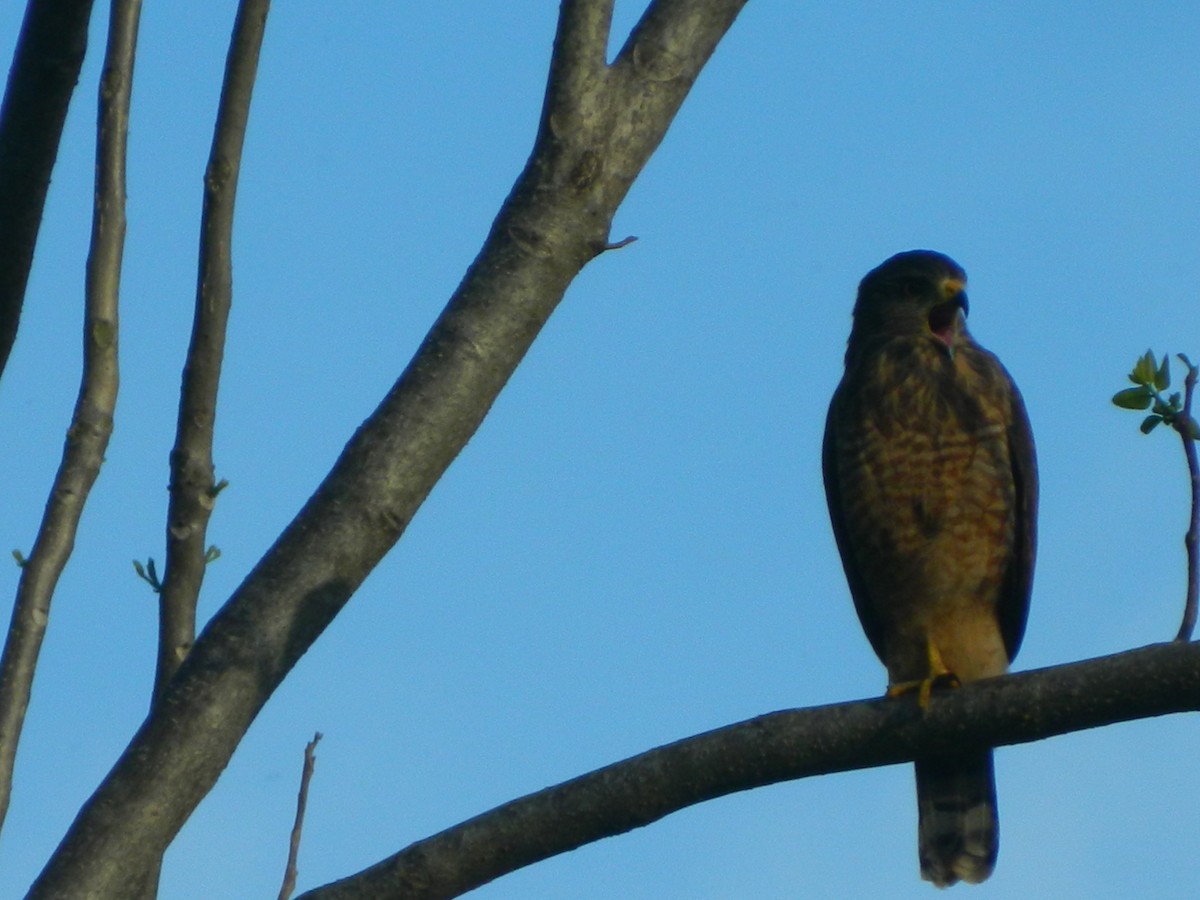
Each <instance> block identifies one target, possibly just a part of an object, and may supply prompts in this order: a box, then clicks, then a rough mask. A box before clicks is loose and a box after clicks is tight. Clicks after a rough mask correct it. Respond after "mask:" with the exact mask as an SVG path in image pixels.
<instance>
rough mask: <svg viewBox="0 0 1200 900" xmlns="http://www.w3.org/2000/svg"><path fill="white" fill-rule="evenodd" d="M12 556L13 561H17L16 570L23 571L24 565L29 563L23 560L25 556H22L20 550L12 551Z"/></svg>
mask: <svg viewBox="0 0 1200 900" xmlns="http://www.w3.org/2000/svg"><path fill="white" fill-rule="evenodd" d="M12 555H13V559H15V560H16V561H17V568H18V569H23V568H25V564H26V563H27V562H29V560H27V559H26V558H25V554H24V553H22V552H21V551H20V550H14V551H13V552H12Z"/></svg>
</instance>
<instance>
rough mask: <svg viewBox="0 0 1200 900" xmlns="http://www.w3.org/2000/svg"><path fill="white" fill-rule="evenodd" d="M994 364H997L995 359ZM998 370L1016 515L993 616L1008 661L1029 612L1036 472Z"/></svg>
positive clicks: (1023, 417)
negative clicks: (1004, 399)
mask: <svg viewBox="0 0 1200 900" xmlns="http://www.w3.org/2000/svg"><path fill="white" fill-rule="evenodd" d="M996 365H998V366H999V365H1000V363H999V361H997V362H996ZM1001 371H1004V376H1005V378H1006V379H1007V380H1008V388H1009V393H1010V395H1011V397H1012V411H1011V414H1010V421H1009V425H1008V456H1009V460H1010V461H1011V463H1012V474H1013V488H1014V496H1015V498H1016V499H1015V503H1016V510H1015V512H1016V518H1015V520H1014V531H1013V549H1012V555H1011V556H1010V557H1009V560H1008V570H1007V571H1006V572H1005V573H1004V584H1003V586H1002V587H1001V588H1000V598H999V602H998V603H997V604H996V618H997V619H998V620H999V622H1000V635H1001V637H1003V638H1004V649H1005V650H1007V651H1008V658H1009V661H1011V660H1012V658H1013V657H1014V656H1016V655H1017V650H1018V649H1019V648H1020V646H1021V638H1022V637H1024V636H1025V620H1026V618H1027V617H1028V615H1029V592H1030V590H1031V588H1032V586H1033V559H1034V555H1035V553H1036V551H1037V502H1038V475H1037V455H1036V452H1035V451H1034V447H1033V432H1032V431H1031V429H1030V427H1029V415H1028V413H1026V412H1025V401H1024V400H1022V399H1021V393H1020V391H1018V390H1017V386H1016V385H1015V384H1013V380H1012V378H1011V377H1010V376H1009V374H1008V372H1007V371H1005V370H1004V368H1003V366H1001Z"/></svg>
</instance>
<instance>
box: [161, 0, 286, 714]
mask: <svg viewBox="0 0 1200 900" xmlns="http://www.w3.org/2000/svg"><path fill="white" fill-rule="evenodd" d="M270 6H271V4H270V0H242V2H241V4H239V6H238V11H237V18H236V20H235V22H234V26H233V36H232V38H231V39H230V44H229V55H228V57H227V59H226V63H225V82H224V85H223V86H222V88H221V102H220V105H219V107H218V111H217V122H216V127H215V129H214V134H213V143H212V151H211V153H210V155H209V159H208V167H207V169H206V170H205V173H204V211H203V213H202V215H201V221H200V266H199V269H200V271H199V275H198V277H197V282H196V312H195V316H194V318H193V320H192V338H191V344H190V345H189V347H188V354H187V361H186V362H185V363H184V368H183V385H182V388H181V389H180V399H179V421H178V425H177V427H176V432H175V448H174V449H173V450H172V451H171V481H170V498H171V499H170V504H169V507H168V510H167V560H166V569H165V571H164V573H163V582H162V590H161V591H160V592H159V595H158V597H159V628H158V668H157V671H156V672H155V676H154V696H155V699H156V700H157V698H159V697H161V696H162V692H163V690H164V688H165V687H166V685H167V682H169V681H170V680H171V678H172V676H174V674H175V672H176V670H177V669H178V668H179V664H180V663H181V662H183V659H184V657H185V656H187V653H188V651H189V650H190V649H191V646H192V641H193V640H194V639H195V636H196V602H197V599H198V598H199V596H200V586H201V584H202V583H203V581H204V570H205V567H206V566H207V563H208V544H207V539H208V520H209V517H210V516H211V515H212V510H213V505H214V504H215V503H216V499H217V494H218V493H219V492H220V490H221V487H222V485H218V484H216V483H215V479H214V474H213V458H212V446H213V428H214V425H215V423H216V415H217V389H218V387H219V386H220V380H221V362H222V360H223V358H224V354H225V328H226V324H227V322H228V320H229V308H230V305H231V304H232V302H233V261H232V257H233V251H232V244H233V209H234V201H235V199H236V197H237V184H238V174H239V172H240V171H241V162H242V146H243V144H244V142H245V137H246V123H247V120H248V119H249V116H250V99H251V96H252V94H253V91H254V81H255V77H256V75H257V72H258V56H259V51H260V49H261V48H262V40H263V32H264V30H265V29H266V24H267V13H268V11H269V10H270Z"/></svg>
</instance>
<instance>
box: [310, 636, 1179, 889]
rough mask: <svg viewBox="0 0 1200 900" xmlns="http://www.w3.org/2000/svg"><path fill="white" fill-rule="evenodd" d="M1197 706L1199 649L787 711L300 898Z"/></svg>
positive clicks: (448, 874)
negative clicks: (806, 784) (840, 778)
mask: <svg viewBox="0 0 1200 900" xmlns="http://www.w3.org/2000/svg"><path fill="white" fill-rule="evenodd" d="M1198 709H1200V645H1197V644H1178V643H1175V644H1160V645H1155V646H1152V647H1146V648H1143V649H1140V650H1132V651H1129V652H1127V653H1121V654H1117V655H1115V656H1107V657H1102V658H1100V659H1092V660H1087V661H1085V662H1079V663H1072V664H1070V665H1065V666H1057V667H1054V668H1048V669H1039V670H1037V671H1034V672H1024V673H1021V674H1018V675H1010V676H1005V677H1002V678H995V679H991V680H988V681H982V682H975V683H974V684H971V685H969V686H967V687H964V688H962V689H959V690H952V691H946V692H943V693H938V694H936V695H935V696H934V698H933V700H932V702H931V703H930V705H929V707H928V709H927V710H926V711H925V713H924V714H922V712H921V710H920V708H919V707H918V706H917V705H916V703H915V702H913V701H912V698H911V697H905V698H901V699H898V700H894V699H878V700H861V701H858V702H855V703H839V704H835V705H832V706H819V707H814V708H811V709H798V710H787V711H784V712H776V713H770V714H768V715H765V716H759V717H758V718H755V719H751V720H749V721H746V722H740V723H738V724H736V725H730V726H728V727H725V728H719V729H716V730H715V731H709V732H706V733H704V734H700V735H696V736H695V737H690V738H686V739H684V740H681V741H677V742H676V743H673V744H668V745H666V746H664V747H659V748H657V749H655V750H650V751H649V752H647V753H642V754H640V755H638V756H634V757H631V758H630V759H626V760H624V761H622V762H619V763H615V764H613V765H611V766H607V767H605V768H603V769H598V770H596V771H595V772H591V773H589V774H587V775H584V776H582V777H580V778H576V779H573V780H571V781H568V782H565V783H563V784H560V785H556V786H555V787H550V788H547V789H545V790H542V791H538V792H537V793H535V794H530V795H528V796H526V797H522V798H520V799H518V800H513V801H512V802H510V803H506V804H504V805H503V806H499V807H497V808H496V809H493V810H491V811H490V812H486V813H484V814H483V815H480V816H477V817H475V818H474V819H470V820H468V821H466V822H463V823H462V824H461V825H456V826H454V827H453V828H449V829H447V830H446V831H443V832H441V833H440V834H436V835H434V836H432V837H430V838H427V839H425V840H423V841H419V842H417V843H415V844H412V845H411V846H409V847H407V848H406V849H404V850H402V851H400V852H399V853H397V854H396V855H395V856H392V857H390V858H388V859H386V860H384V861H382V862H380V863H378V864H376V865H374V866H372V867H371V868H369V869H366V870H365V871H363V872H361V873H359V874H357V875H353V876H351V877H349V878H346V879H343V880H341V881H338V882H335V883H333V884H330V885H326V886H325V887H321V888H317V889H315V890H312V891H309V892H308V893H306V894H303V895H302V897H301V900H384V898H396V900H399V898H404V900H416V898H421V900H433V898H446V897H456V896H458V895H460V894H462V893H465V892H466V891H469V890H471V889H473V888H476V887H479V886H480V885H481V884H485V883H487V882H488V881H491V880H493V879H495V878H498V877H499V876H501V875H504V874H507V873H508V872H512V871H515V870H516V869H519V868H521V867H523V866H527V865H529V864H531V863H535V862H538V861H539V860H543V859H546V858H547V857H550V856H554V855H556V854H559V853H565V852H567V851H569V850H573V849H575V848H576V847H579V846H582V845H583V844H587V843H591V842H592V841H597V840H600V839H601V838H605V837H611V836H612V835H616V834H621V833H623V832H626V831H629V830H630V829H633V828H639V827H641V826H643V825H649V824H650V823H651V822H655V821H657V820H658V819H661V818H662V817H663V816H666V815H668V814H670V813H673V812H677V811H678V810H680V809H684V808H685V807H688V806H691V805H693V804H696V803H701V802H703V801H705V800H711V799H713V798H714V797H721V796H724V795H726V794H732V793H735V792H737V791H744V790H747V789H749V788H754V787H760V786H762V785H766V784H773V783H775V782H780V781H788V780H792V779H796V778H806V777H809V776H813V775H825V774H828V773H831V772H843V771H847V770H849V769H862V768H870V767H873V766H885V765H890V764H893V763H901V762H907V761H910V760H912V759H914V758H916V757H917V756H921V755H925V754H930V753H938V752H943V751H946V750H949V749H956V750H957V749H962V748H964V747H969V746H971V745H979V746H994V745H1002V744H1019V743H1024V742H1027V741H1036V740H1040V739H1042V738H1047V737H1051V736H1053V735H1058V734H1065V733H1067V732H1070V731H1079V730H1082V729H1085V728H1095V727H1098V726H1101V725H1109V724H1112V723H1114V722H1123V721H1128V720H1131V719H1139V718H1146V717H1149V716H1159V715H1165V714H1167V713H1175V712H1184V711H1195V710H1198Z"/></svg>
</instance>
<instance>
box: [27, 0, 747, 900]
mask: <svg viewBox="0 0 1200 900" xmlns="http://www.w3.org/2000/svg"><path fill="white" fill-rule="evenodd" d="M744 3H745V0H655V2H654V3H652V4H651V5H650V6H649V8H648V9H647V11H646V13H645V15H644V16H643V17H642V19H641V21H640V22H639V23H638V25H637V27H636V28H635V29H634V31H633V33H632V34H631V35H630V38H629V40H628V41H627V42H626V44H625V46H624V48H623V49H622V50H621V52H620V54H619V55H618V57H617V59H616V60H615V61H614V62H613V63H612V64H611V65H606V63H605V52H606V48H607V46H608V32H609V24H610V21H611V14H612V0H564V2H563V3H562V7H561V13H560V18H559V27H558V32H557V34H556V37H555V43H554V51H553V54H552V60H551V67H550V80H549V84H548V87H547V92H546V101H545V105H544V107H543V113H542V119H541V123H540V126H539V131H538V137H537V141H536V143H535V146H534V150H533V153H532V155H531V156H530V158H529V161H528V163H527V164H526V166H525V169H524V171H523V172H522V174H521V176H520V177H519V179H518V180H517V183H516V185H515V186H514V188H513V190H512V192H511V193H510V194H509V196H508V198H507V200H506V201H505V203H504V205H503V207H502V208H501V211H500V213H499V215H498V216H497V218H496V220H495V222H494V223H493V225H492V229H491V231H490V233H489V235H488V237H487V240H486V242H485V244H484V246H483V249H482V250H481V252H480V254H479V256H478V257H477V258H476V260H475V261H474V263H473V264H472V265H471V267H470V268H469V269H468V271H467V274H466V276H465V277H464V279H463V281H462V283H461V284H460V285H459V287H458V289H457V291H456V292H455V294H454V296H453V297H452V298H451V300H450V303H449V305H448V306H447V307H446V309H445V310H444V311H443V312H442V314H441V316H440V317H439V318H438V320H437V322H436V323H434V325H433V328H432V330H431V331H430V332H429V334H428V335H427V336H426V338H425V341H424V342H423V343H422V345H421V347H420V349H419V350H418V351H417V354H416V356H415V357H414V359H413V360H412V362H411V363H410V364H409V366H408V368H407V369H406V370H405V372H404V373H403V374H402V375H401V376H400V378H399V380H398V381H397V382H396V384H395V385H394V386H393V388H392V389H391V391H390V392H389V393H388V395H387V396H386V397H385V398H384V400H383V402H382V403H381V404H380V406H379V407H378V409H376V411H375V412H374V413H373V414H372V415H371V417H370V418H369V419H368V420H367V421H366V422H365V423H364V424H363V425H362V426H361V427H360V428H359V429H358V431H357V433H356V434H355V435H354V436H353V438H352V439H351V440H350V443H349V444H348V445H347V446H346V448H345V450H344V451H343V453H342V455H341V457H340V458H339V459H338V461H337V463H336V464H335V465H334V468H333V470H332V471H331V472H330V473H329V475H328V476H327V477H326V479H325V481H324V482H323V483H322V484H321V486H320V487H319V488H318V489H317V492H316V493H315V494H314V495H313V497H312V498H311V499H310V500H309V501H308V503H307V504H306V505H305V507H304V508H303V509H302V510H301V512H300V513H299V515H298V516H297V517H296V519H295V520H294V521H293V522H292V523H291V524H290V525H289V526H288V528H287V529H286V530H285V531H284V533H283V534H282V535H281V536H280V538H279V539H278V540H277V542H276V543H275V545H274V546H273V547H271V549H270V550H269V551H268V552H267V554H266V556H265V557H264V558H263V559H262V560H261V561H260V562H259V563H258V565H257V566H256V567H255V569H254V570H253V571H252V572H251V573H250V575H249V576H248V577H247V578H246V580H245V581H244V582H243V583H242V585H241V586H240V587H239V588H238V590H237V591H236V592H235V593H234V595H233V596H232V597H231V598H230V600H229V601H228V602H227V603H226V604H225V606H224V607H223V608H222V609H221V611H220V612H219V613H218V614H217V615H216V616H215V617H214V619H213V621H212V622H211V623H210V624H209V626H208V627H207V628H206V629H205V630H204V632H203V633H202V634H201V635H200V637H199V638H198V639H197V641H196V643H195V645H194V647H193V648H192V651H191V653H190V654H189V655H188V657H187V658H186V659H185V660H184V662H183V665H182V666H181V667H180V669H179V671H178V672H177V673H176V675H175V677H174V679H172V681H171V683H170V684H169V685H168V686H167V688H166V690H165V691H164V693H163V694H162V696H161V697H160V699H159V702H158V703H157V704H156V705H155V708H154V709H153V711H152V712H151V714H150V716H149V717H148V718H147V720H146V721H145V723H144V724H143V725H142V727H141V728H140V729H139V731H138V733H137V734H136V735H135V736H134V738H133V741H132V742H131V743H130V745H129V747H128V748H127V749H126V751H125V752H124V754H123V755H122V756H121V758H120V759H119V760H118V761H117V763H116V765H115V766H114V768H113V770H112V771H111V772H110V774H109V775H108V777H107V778H106V779H105V780H104V782H103V783H102V784H101V785H100V787H99V788H98V789H97V790H96V792H95V793H94V794H93V795H92V797H91V799H90V800H89V801H88V802H87V803H86V804H85V806H84V807H83V809H82V810H81V811H80V813H79V815H78V816H77V818H76V820H75V822H74V823H73V824H72V826H71V828H70V829H69V831H68V832H67V835H66V837H65V838H64V839H63V842H62V843H61V844H60V846H59V848H58V850H57V851H56V852H55V854H54V855H53V856H52V857H51V859H50V861H49V862H48V864H47V866H46V868H45V869H44V870H43V872H42V875H41V876H40V877H39V879H38V881H37V882H36V883H35V885H34V887H33V889H32V892H31V896H32V897H42V898H59V897H76V896H87V897H94V898H108V897H111V898H123V897H127V896H129V895H130V893H131V892H132V891H134V890H136V889H137V886H138V885H139V884H140V883H142V882H143V881H144V877H145V873H146V872H147V871H149V870H150V869H151V868H152V867H153V865H154V860H155V859H157V857H158V856H159V855H160V854H161V853H162V852H163V851H164V850H165V849H166V847H167V846H168V845H169V844H170V842H171V841H172V840H173V839H174V837H175V835H176V833H177V832H178V831H179V829H180V828H181V827H182V825H183V823H184V822H185V821H186V820H187V818H188V816H189V815H190V814H191V812H192V810H194V809H195V807H196V805H197V804H198V803H199V802H200V800H201V799H203V797H204V796H205V795H206V794H207V793H208V791H209V790H210V789H211V788H212V786H213V784H214V783H215V782H216V780H217V778H218V776H219V775H220V773H221V771H222V770H223V769H224V767H225V765H226V764H227V763H228V761H229V759H230V757H231V756H232V754H233V752H234V750H235V749H236V747H237V745H238V743H239V742H240V740H241V738H242V736H243V735H244V734H245V732H246V729H247V728H248V727H249V726H250V723H251V722H252V721H253V719H254V717H255V716H256V715H257V714H258V711H259V710H260V709H261V708H262V706H263V704H264V703H265V702H266V701H267V699H268V698H269V697H270V695H271V693H272V692H273V691H274V690H275V688H276V687H278V685H279V684H280V682H281V681H282V680H283V678H284V677H285V676H286V675H287V673H288V672H289V671H290V670H291V668H292V666H293V665H295V663H296V661H297V660H298V659H299V658H300V656H301V655H302V654H303V653H304V652H305V650H307V648H308V647H309V646H310V645H311V644H312V642H313V641H314V640H316V638H317V637H318V636H319V635H320V634H321V632H322V631H323V630H324V629H325V627H326V626H327V625H328V624H329V623H330V621H331V620H332V619H333V617H334V616H335V615H336V614H337V613H338V611H339V610H340V609H341V608H342V606H343V605H344V604H345V603H346V601H347V600H348V599H349V598H350V596H351V594H353V592H354V591H355V589H356V588H357V587H358V585H359V584H360V583H361V582H362V580H363V579H364V578H365V577H366V575H367V574H368V573H369V572H370V571H371V569H372V568H374V566H375V565H376V564H377V563H378V562H379V561H380V559H382V558H383V556H384V554H385V553H386V552H387V551H388V550H389V549H390V548H391V547H392V545H393V544H394V543H395V542H396V540H397V539H398V538H399V537H400V535H401V534H402V533H403V531H404V529H405V527H406V526H407V525H408V523H409V521H411V519H412V517H413V515H414V514H415V512H416V510H417V509H418V508H419V507H420V505H421V503H422V502H423V501H424V499H425V497H426V496H427V495H428V493H429V491H430V490H431V489H432V488H433V485H434V484H435V483H436V482H437V480H438V479H439V478H440V477H441V475H442V473H443V472H444V471H445V470H446V468H447V467H448V466H449V465H450V463H451V462H452V461H453V459H454V457H455V456H457V454H458V452H459V451H460V450H461V449H462V447H463V446H464V445H465V444H466V442H467V440H468V439H469V438H470V437H471V435H472V434H474V432H475V430H476V429H477V428H478V427H479V424H480V422H482V420H483V418H484V416H485V415H486V414H487V411H488V409H489V408H490V407H491V405H492V403H493V402H494V401H495V399H496V396H497V395H498V394H499V392H500V390H501V389H502V388H503V386H504V384H505V383H506V382H507V380H508V378H509V377H510V376H511V374H512V372H513V371H514V369H515V368H516V367H517V365H518V364H519V363H520V361H521V359H522V358H523V356H524V355H525V352H526V350H528V348H529V346H530V344H531V343H532V341H533V339H534V338H535V337H536V336H537V334H538V332H539V331H540V329H541V328H542V326H543V325H544V324H545V322H546V321H547V319H548V318H549V316H550V314H551V313H552V312H553V310H554V308H555V307H556V306H557V305H558V302H559V301H560V300H561V298H562V296H563V293H564V292H565V290H566V288H567V286H568V285H569V284H570V282H571V280H572V279H573V278H574V277H575V275H576V274H577V273H578V272H579V270H580V269H581V268H582V267H583V266H584V265H585V264H586V263H587V262H588V261H590V260H591V259H593V258H594V257H595V256H596V255H597V254H598V253H600V252H603V251H604V250H605V249H608V247H609V246H610V244H609V227H610V224H611V222H612V217H613V215H614V214H615V212H616V209H617V206H618V205H619V204H620V202H621V200H622V199H623V198H624V196H625V194H626V192H627V191H628V190H629V187H630V185H631V184H632V182H633V180H634V178H635V177H636V176H637V174H638V173H639V172H640V171H641V169H642V167H643V166H644V165H645V163H646V161H647V160H648V159H649V157H650V155H651V154H652V153H653V152H654V150H655V148H656V147H657V146H658V144H659V142H660V141H661V140H662V138H663V135H664V134H665V133H666V130H667V128H668V126H669V125H670V123H671V121H672V119H673V118H674V116H675V113H676V111H677V110H678V108H679V106H680V104H681V103H682V102H683V100H684V98H685V97H686V96H687V94H688V91H689V90H690V89H691V87H692V84H693V83H694V82H695V79H696V77H697V76H698V75H699V73H700V70H701V68H702V67H703V66H704V64H705V62H706V61H707V60H708V58H709V56H710V55H711V53H712V51H713V50H714V49H715V47H716V44H717V42H718V41H719V40H720V38H721V36H722V35H723V34H724V33H725V31H726V30H727V29H728V28H729V26H730V25H731V24H732V22H733V20H734V18H735V17H736V15H737V13H738V12H739V11H740V9H741V7H742V6H743V5H744Z"/></svg>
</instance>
